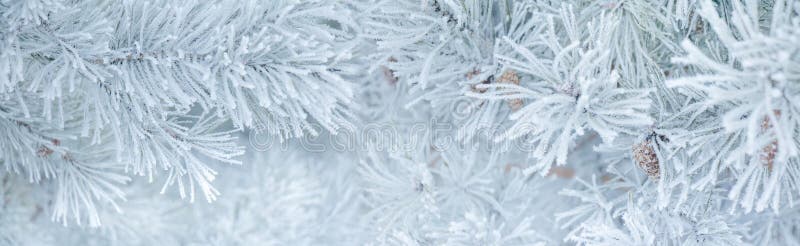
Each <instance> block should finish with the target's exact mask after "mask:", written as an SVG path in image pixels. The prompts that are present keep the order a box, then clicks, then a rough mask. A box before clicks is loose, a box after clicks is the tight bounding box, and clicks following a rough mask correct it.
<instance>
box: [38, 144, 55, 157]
mask: <svg viewBox="0 0 800 246" xmlns="http://www.w3.org/2000/svg"><path fill="white" fill-rule="evenodd" d="M51 154H53V150H52V149H50V148H48V147H46V146H39V149H37V150H36V155H38V156H39V157H48V156H50V155H51Z"/></svg>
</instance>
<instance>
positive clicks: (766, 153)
mask: <svg viewBox="0 0 800 246" xmlns="http://www.w3.org/2000/svg"><path fill="white" fill-rule="evenodd" d="M773 113H774V115H775V118H777V117H780V116H781V111H780V110H775V111H773ZM770 128H772V122H770V120H769V117H766V116H765V117H764V119H763V120H761V130H762V131H763V132H766V131H767V130H769V129H770ZM777 152H778V141H777V140H773V141H772V142H771V143H770V144H769V145H767V146H764V148H762V149H761V153H760V156H761V163H762V164H764V166H765V167H767V170H769V172H772V166H773V165H774V164H775V156H776V155H777Z"/></svg>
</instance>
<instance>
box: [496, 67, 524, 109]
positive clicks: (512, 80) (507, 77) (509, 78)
mask: <svg viewBox="0 0 800 246" xmlns="http://www.w3.org/2000/svg"><path fill="white" fill-rule="evenodd" d="M497 82H498V83H509V84H515V85H519V75H517V72H515V71H514V70H511V69H508V70H506V71H505V72H503V74H502V75H500V79H498V80H497ZM506 101H508V106H509V107H511V110H513V111H517V110H519V109H520V108H522V104H523V102H522V99H519V98H516V99H508V100H506Z"/></svg>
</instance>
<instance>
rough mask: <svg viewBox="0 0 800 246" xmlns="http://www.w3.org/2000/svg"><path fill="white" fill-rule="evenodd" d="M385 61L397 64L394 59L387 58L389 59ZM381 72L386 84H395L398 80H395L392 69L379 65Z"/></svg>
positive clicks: (395, 76)
mask: <svg viewBox="0 0 800 246" xmlns="http://www.w3.org/2000/svg"><path fill="white" fill-rule="evenodd" d="M387 61H388V62H397V59H394V57H389V59H388V60H387ZM381 72H383V78H384V79H385V80H386V81H387V82H389V84H390V85H394V84H397V81H398V80H399V78H397V75H395V74H394V70H392V69H390V68H388V67H386V66H383V65H381Z"/></svg>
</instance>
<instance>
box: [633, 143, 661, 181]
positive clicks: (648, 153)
mask: <svg viewBox="0 0 800 246" xmlns="http://www.w3.org/2000/svg"><path fill="white" fill-rule="evenodd" d="M633 160H634V161H635V162H636V165H637V166H639V168H641V169H642V171H644V173H645V174H647V176H648V177H650V178H651V179H653V180H658V178H659V177H660V173H659V171H658V156H657V155H656V151H655V150H654V149H653V144H652V141H651V140H645V141H643V142H641V143H639V144H636V145H634V146H633Z"/></svg>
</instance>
